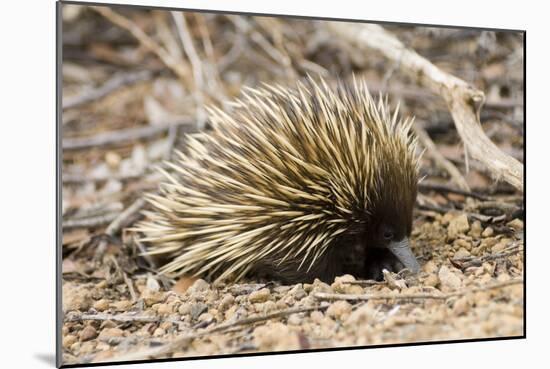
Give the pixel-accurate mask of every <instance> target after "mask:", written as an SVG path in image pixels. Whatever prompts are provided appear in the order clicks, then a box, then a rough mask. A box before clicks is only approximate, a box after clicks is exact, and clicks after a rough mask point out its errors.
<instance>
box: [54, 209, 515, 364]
mask: <svg viewBox="0 0 550 369" xmlns="http://www.w3.org/2000/svg"><path fill="white" fill-rule="evenodd" d="M505 229H506V231H505V232H502V230H497V229H495V228H492V227H490V226H488V227H485V228H483V227H481V224H480V222H479V221H473V222H469V221H468V218H467V217H466V216H465V215H464V214H460V213H456V214H452V213H449V214H445V215H444V216H440V215H434V219H430V221H425V220H419V221H418V222H417V224H416V227H415V230H414V233H413V238H412V242H413V250H414V252H415V254H416V255H418V256H419V259H420V260H421V261H422V262H423V268H422V272H421V273H420V274H419V275H417V276H407V275H404V276H403V278H402V276H400V275H398V274H387V275H386V278H385V281H383V282H378V283H376V282H373V281H357V280H355V278H354V277H353V276H350V275H344V276H341V277H337V278H336V279H335V280H334V282H333V283H332V284H330V285H329V284H326V283H323V282H321V281H319V280H316V281H315V282H313V283H312V284H302V283H299V284H296V285H281V284H279V283H276V282H271V281H270V282H265V281H263V282H258V281H247V283H243V284H229V285H219V286H213V285H211V284H209V283H207V282H205V281H204V280H202V279H198V280H195V279H188V278H182V279H180V280H179V281H178V282H177V283H176V284H175V285H174V286H172V287H171V288H166V287H168V286H164V285H163V282H162V280H160V281H159V280H158V279H156V278H155V277H154V276H153V275H152V274H142V275H138V276H130V277H129V276H128V275H123V273H124V274H126V273H125V272H124V269H123V268H122V267H121V266H117V265H116V262H115V261H113V262H112V264H111V265H109V263H107V264H108V265H109V266H104V267H103V269H99V270H97V269H96V268H95V267H94V266H93V262H88V263H86V262H83V263H84V264H87V266H88V268H89V269H88V270H89V272H91V273H92V275H91V276H82V275H80V274H76V273H70V269H69V268H70V267H71V263H67V264H66V265H65V271H64V283H63V309H64V311H65V322H64V324H63V348H64V358H65V362H66V363H67V364H70V363H81V362H101V361H117V360H138V359H147V358H151V357H155V358H162V357H182V356H201V355H221V354H236V353H250V352H262V351H280V350H283V351H288V350H304V349H315V348H326V347H344V346H368V345H380V344H392V343H404V342H425V341H439V340H460V339H471V338H485V337H508V336H521V335H522V334H523V330H524V321H523V308H524V306H523V301H524V300H523V292H524V291H523V283H522V274H523V247H524V246H523V240H522V237H523V236H522V235H523V223H522V221H521V220H518V219H515V220H513V221H511V222H509V223H508V226H507V227H506V228H505ZM112 260H115V259H112ZM81 262H82V261H81ZM68 269H69V270H68ZM78 269H79V270H86V266H84V265H81V266H79V268H78ZM102 273H105V274H104V275H102ZM403 274H405V273H403ZM130 286H132V287H130ZM130 289H134V291H133V293H131V292H130ZM132 296H133V298H132ZM365 296H368V297H370V298H369V299H368V300H367V301H363V300H360V298H361V299H362V298H365Z"/></svg>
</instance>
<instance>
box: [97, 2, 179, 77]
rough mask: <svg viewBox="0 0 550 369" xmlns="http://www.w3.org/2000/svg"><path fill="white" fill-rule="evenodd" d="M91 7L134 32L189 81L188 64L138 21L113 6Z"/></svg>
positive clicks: (176, 72)
mask: <svg viewBox="0 0 550 369" xmlns="http://www.w3.org/2000/svg"><path fill="white" fill-rule="evenodd" d="M90 9H92V10H95V11H96V12H98V13H99V14H101V15H102V16H104V17H105V18H107V19H108V20H109V21H110V22H111V23H113V24H115V25H117V26H119V27H121V28H124V29H125V30H127V31H128V32H130V33H131V34H132V36H134V37H135V38H136V39H137V40H138V41H139V42H140V43H141V44H142V45H143V46H145V47H146V48H147V49H148V50H149V51H151V52H153V53H154V54H156V55H157V56H158V58H159V59H160V60H161V61H162V62H163V63H164V65H166V66H167V67H168V68H170V69H171V70H172V71H173V72H174V73H175V74H176V75H177V76H178V77H179V78H181V79H182V80H183V81H188V79H189V73H188V69H187V65H186V64H185V63H183V62H182V61H181V60H177V59H176V58H174V57H173V56H172V55H170V53H169V52H168V51H166V49H164V48H163V47H162V46H160V45H159V44H158V43H157V42H156V41H155V40H154V39H152V38H151V37H149V36H148V35H147V34H146V33H145V32H144V31H143V29H141V27H139V26H138V25H137V24H136V23H134V22H132V21H131V20H130V19H128V18H126V17H124V16H122V15H120V14H118V13H117V12H115V11H113V10H112V9H111V8H109V7H106V6H92V7H90Z"/></svg>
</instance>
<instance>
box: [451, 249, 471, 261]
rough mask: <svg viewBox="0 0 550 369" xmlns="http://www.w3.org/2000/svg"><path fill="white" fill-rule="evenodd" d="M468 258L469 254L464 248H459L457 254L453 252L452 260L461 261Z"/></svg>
mask: <svg viewBox="0 0 550 369" xmlns="http://www.w3.org/2000/svg"><path fill="white" fill-rule="evenodd" d="M468 256H470V252H469V251H468V250H466V249H465V248H463V247H461V248H460V249H459V250H458V251H457V252H455V256H454V259H461V258H465V257H468Z"/></svg>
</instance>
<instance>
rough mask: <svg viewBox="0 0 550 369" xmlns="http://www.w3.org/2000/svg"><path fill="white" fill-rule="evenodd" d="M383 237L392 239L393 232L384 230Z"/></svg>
mask: <svg viewBox="0 0 550 369" xmlns="http://www.w3.org/2000/svg"><path fill="white" fill-rule="evenodd" d="M384 239H386V240H391V239H393V232H392V231H384Z"/></svg>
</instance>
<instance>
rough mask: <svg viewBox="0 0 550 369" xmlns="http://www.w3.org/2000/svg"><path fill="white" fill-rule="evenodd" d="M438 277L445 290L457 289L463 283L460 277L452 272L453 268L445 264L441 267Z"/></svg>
mask: <svg viewBox="0 0 550 369" xmlns="http://www.w3.org/2000/svg"><path fill="white" fill-rule="evenodd" d="M438 277H439V281H440V282H441V286H442V287H443V290H444V291H445V290H447V291H448V290H456V289H458V288H460V286H461V285H462V281H461V279H460V277H458V276H457V275H456V274H455V273H453V272H451V270H450V269H449V268H448V267H447V266H446V265H443V266H442V267H441V268H440V269H439V273H438Z"/></svg>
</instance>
